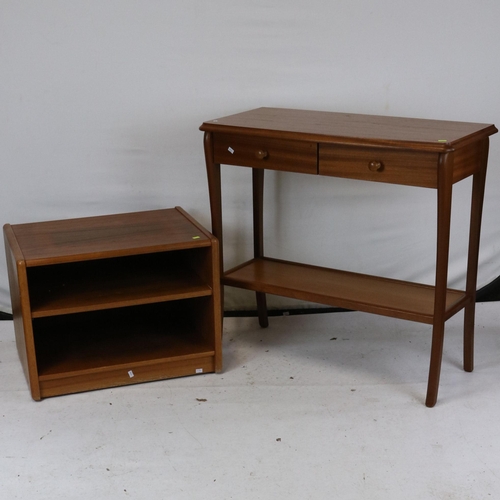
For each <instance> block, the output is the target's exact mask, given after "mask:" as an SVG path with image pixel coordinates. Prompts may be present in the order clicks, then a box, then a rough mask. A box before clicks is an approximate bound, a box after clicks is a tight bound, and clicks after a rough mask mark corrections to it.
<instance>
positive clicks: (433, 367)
mask: <svg viewBox="0 0 500 500" xmlns="http://www.w3.org/2000/svg"><path fill="white" fill-rule="evenodd" d="M452 189H453V153H445V154H442V155H441V157H440V160H439V171H438V190H437V250H436V283H435V292H434V293H435V296H434V321H433V325H432V345H431V359H430V367H429V379H428V384H427V397H426V401H425V404H426V406H428V407H433V406H434V405H435V404H436V401H437V396H438V390H439V378H440V374H441V362H442V358H443V345H444V329H445V320H446V318H445V310H446V291H447V287H448V259H449V249H450V226H451V201H452Z"/></svg>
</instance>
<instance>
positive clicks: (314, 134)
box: [200, 108, 498, 152]
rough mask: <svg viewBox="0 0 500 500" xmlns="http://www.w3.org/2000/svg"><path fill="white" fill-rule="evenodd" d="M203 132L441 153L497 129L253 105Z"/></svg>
mask: <svg viewBox="0 0 500 500" xmlns="http://www.w3.org/2000/svg"><path fill="white" fill-rule="evenodd" d="M200 130H202V131H205V132H231V133H237V134H240V135H255V136H267V137H276V138H281V139H292V140H307V141H316V142H325V143H338V144H353V145H366V146H383V147H402V148H409V149H416V150H424V151H437V152H446V151H452V150H454V149H456V148H457V147H461V146H464V145H465V144H468V143H470V142H474V141H477V140H480V139H482V138H485V137H488V136H490V135H493V134H495V133H496V132H498V130H497V128H496V127H495V126H494V125H491V124H484V123H469V122H456V121H442V120H426V119H419V118H400V117H392V116H376V115H362V114H349V113H335V112H328V111H307V110H298V109H286V108H258V109H253V110H250V111H245V112H243V113H238V114H234V115H230V116H226V117H223V118H217V119H215V120H210V121H206V122H204V123H203V124H202V125H201V127H200Z"/></svg>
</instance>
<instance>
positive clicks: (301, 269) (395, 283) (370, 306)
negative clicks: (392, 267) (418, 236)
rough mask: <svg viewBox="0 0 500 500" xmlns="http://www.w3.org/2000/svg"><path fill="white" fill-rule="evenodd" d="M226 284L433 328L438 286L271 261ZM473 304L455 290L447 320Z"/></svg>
mask: <svg viewBox="0 0 500 500" xmlns="http://www.w3.org/2000/svg"><path fill="white" fill-rule="evenodd" d="M222 282H223V283H224V284H225V285H229V286H236V287H239V288H246V289H248V290H254V291H256V292H264V293H271V294H276V295H282V296H285V297H292V298H295V299H302V300H308V301H313V302H318V303H320V304H326V305H330V306H334V307H343V308H346V309H354V310H356V311H363V312H369V313H375V314H380V315H383V316H390V317H393V318H400V319H407V320H411V321H417V322H421V323H426V324H432V322H433V317H434V287H433V286H430V285H422V284H418V283H411V282H407V281H399V280H394V279H388V278H380V277H377V276H370V275H366V274H358V273H351V272H347V271H339V270H336V269H328V268H323V267H317V266H310V265H307V264H298V263H295V262H287V261H283V260H278V259H272V258H268V257H261V258H256V259H252V260H250V261H248V262H245V263H244V264H241V265H240V266H238V267H235V268H233V269H231V270H229V271H227V272H226V273H225V274H224V278H223V280H222ZM468 300H470V298H468V297H467V296H466V294H465V292H463V291H460V290H452V289H449V290H448V291H447V296H446V315H447V316H446V319H448V318H450V317H451V316H453V315H454V314H456V313H457V312H458V311H459V310H460V309H462V308H463V307H464V305H465V304H466V303H467V301H468Z"/></svg>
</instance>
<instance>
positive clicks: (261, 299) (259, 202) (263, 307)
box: [252, 168, 269, 328]
mask: <svg viewBox="0 0 500 500" xmlns="http://www.w3.org/2000/svg"><path fill="white" fill-rule="evenodd" d="M252 191H253V242H254V246H253V253H254V257H263V256H264V170H262V169H259V168H252ZM255 295H256V299H257V314H258V316H259V325H260V326H261V327H262V328H266V327H267V326H268V325H269V319H268V317H267V300H266V294H265V293H262V292H256V293H255Z"/></svg>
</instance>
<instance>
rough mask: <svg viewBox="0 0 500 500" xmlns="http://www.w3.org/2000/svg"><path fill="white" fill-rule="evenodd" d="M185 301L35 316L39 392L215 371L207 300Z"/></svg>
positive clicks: (45, 393)
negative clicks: (186, 302)
mask: <svg viewBox="0 0 500 500" xmlns="http://www.w3.org/2000/svg"><path fill="white" fill-rule="evenodd" d="M184 302H185V301H180V302H179V303H176V304H175V305H172V304H171V303H167V304H164V305H156V304H155V305H150V306H141V307H139V308H121V309H117V310H113V311H97V312H92V313H85V314H84V313H80V314H72V315H65V316H59V317H53V318H43V319H38V320H36V321H35V322H34V325H33V326H34V336H35V348H36V358H37V366H38V380H39V384H40V393H41V397H42V398H43V397H48V396H54V395H59V394H67V393H71V392H79V391H85V390H90V389H99V388H104V387H112V386H118V385H127V384H134V383H138V382H145V381H150V380H159V379H164V378H172V377H181V376H186V375H194V374H197V373H207V372H214V371H216V367H217V360H216V359H215V357H216V347H215V335H214V332H213V328H211V326H210V322H209V321H207V320H208V317H207V316H206V315H204V314H203V309H204V307H205V306H207V305H209V299H208V298H199V299H196V300H190V301H188V305H189V306H190V307H189V308H188V309H187V310H183V307H182V306H183V305H184ZM193 302H196V303H197V305H199V307H200V309H199V310H198V309H197V310H193V309H192V307H193ZM203 320H204V321H205V323H206V324H202V323H203Z"/></svg>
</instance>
